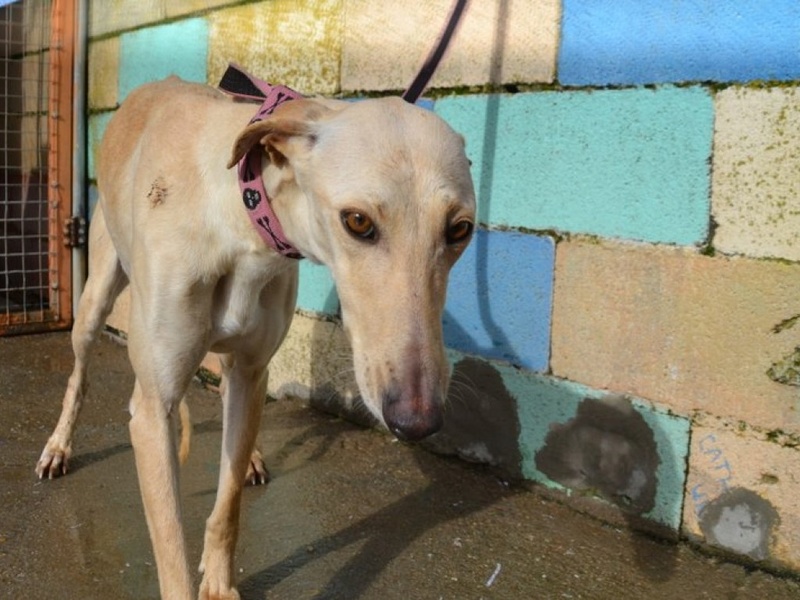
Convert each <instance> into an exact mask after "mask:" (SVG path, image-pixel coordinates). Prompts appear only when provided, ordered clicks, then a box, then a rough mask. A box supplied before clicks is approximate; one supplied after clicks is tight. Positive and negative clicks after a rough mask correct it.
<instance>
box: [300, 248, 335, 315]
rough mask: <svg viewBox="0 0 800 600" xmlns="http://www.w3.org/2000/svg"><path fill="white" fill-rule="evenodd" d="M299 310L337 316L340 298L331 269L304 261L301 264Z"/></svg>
mask: <svg viewBox="0 0 800 600" xmlns="http://www.w3.org/2000/svg"><path fill="white" fill-rule="evenodd" d="M297 308H300V309H303V310H308V311H311V312H318V313H324V314H327V315H335V314H337V313H338V312H339V296H337V295H336V286H335V285H334V283H333V276H332V275H331V271H330V269H328V267H326V266H325V265H315V264H314V263H312V262H310V261H308V260H304V261H302V262H301V263H300V284H299V287H298V290H297Z"/></svg>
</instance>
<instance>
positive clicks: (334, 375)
mask: <svg viewBox="0 0 800 600" xmlns="http://www.w3.org/2000/svg"><path fill="white" fill-rule="evenodd" d="M352 360H353V359H352V353H351V350H350V344H349V343H348V341H347V336H346V335H345V333H344V331H343V329H342V328H341V326H339V325H337V324H335V323H331V322H329V321H323V320H320V319H316V318H314V317H309V316H306V315H303V314H296V315H295V317H294V320H293V321H292V326H291V328H290V329H289V333H288V334H287V336H286V339H285V340H284V341H283V344H282V345H281V347H280V349H279V350H278V352H277V353H276V354H275V357H274V358H273V359H272V362H271V363H270V367H269V388H268V389H269V394H270V395H271V396H273V397H276V398H282V397H284V396H296V397H299V398H303V399H310V398H312V397H316V398H321V399H322V400H325V401H330V402H331V403H337V402H338V403H341V404H338V405H336V406H335V408H336V409H339V408H344V409H348V408H350V407H351V406H352V403H353V400H354V398H355V397H356V396H357V395H358V386H357V385H356V383H355V376H354V374H353V362H352ZM331 408H334V405H333V404H332V405H331Z"/></svg>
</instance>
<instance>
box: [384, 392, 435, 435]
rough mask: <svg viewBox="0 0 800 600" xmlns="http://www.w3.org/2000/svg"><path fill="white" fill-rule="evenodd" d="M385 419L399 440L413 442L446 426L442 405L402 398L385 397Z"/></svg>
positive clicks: (419, 399) (417, 399) (418, 399)
mask: <svg viewBox="0 0 800 600" xmlns="http://www.w3.org/2000/svg"><path fill="white" fill-rule="evenodd" d="M383 419H384V421H386V426H387V427H388V428H389V431H391V432H392V433H393V434H394V435H395V436H397V438H399V439H401V440H405V441H411V442H416V441H419V440H421V439H423V438H426V437H428V436H429V435H432V434H434V433H436V432H437V431H439V430H440V429H441V428H442V425H443V424H444V417H443V416H442V409H441V407H440V403H438V402H436V401H425V400H423V399H421V398H403V397H402V396H400V397H396V396H394V397H392V396H386V397H384V399H383Z"/></svg>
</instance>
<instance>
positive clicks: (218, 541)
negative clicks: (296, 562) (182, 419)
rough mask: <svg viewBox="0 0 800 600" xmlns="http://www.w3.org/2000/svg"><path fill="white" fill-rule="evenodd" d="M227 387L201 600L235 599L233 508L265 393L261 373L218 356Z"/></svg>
mask: <svg viewBox="0 0 800 600" xmlns="http://www.w3.org/2000/svg"><path fill="white" fill-rule="evenodd" d="M221 362H222V369H223V371H224V372H225V374H226V378H227V385H226V386H225V390H224V393H223V397H222V403H223V432H222V456H221V458H220V469H219V486H218V488H217V500H216V503H215V504H214V510H213V512H212V513H211V516H210V517H209V518H208V521H207V522H206V533H205V545H204V548H203V559H202V562H201V563H200V571H201V572H202V573H203V581H202V583H201V584H200V598H201V600H238V598H239V594H238V592H237V591H236V588H235V586H234V575H233V573H234V569H233V554H234V550H235V548H236V540H237V538H238V534H239V506H240V502H241V496H242V488H243V486H244V481H245V472H246V471H247V468H248V466H249V464H250V455H251V452H252V451H253V447H254V446H255V442H256V434H257V433H258V428H259V424H260V422H261V410H262V407H263V405H264V399H265V397H266V391H267V371H266V368H264V367H262V366H259V367H254V366H248V365H245V364H242V361H241V360H237V359H236V358H234V357H233V356H231V355H225V356H223V357H222V361H221Z"/></svg>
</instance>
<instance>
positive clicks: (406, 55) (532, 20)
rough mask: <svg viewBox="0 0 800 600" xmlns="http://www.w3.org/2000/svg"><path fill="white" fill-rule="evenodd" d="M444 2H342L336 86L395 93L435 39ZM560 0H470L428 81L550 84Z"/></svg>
mask: <svg viewBox="0 0 800 600" xmlns="http://www.w3.org/2000/svg"><path fill="white" fill-rule="evenodd" d="M451 6H452V1H451V0H431V1H429V2H415V3H413V4H408V3H404V2H374V0H345V22H346V27H345V39H344V50H343V54H342V88H343V89H345V90H401V89H405V87H406V86H407V85H408V84H409V83H410V81H411V80H412V79H413V77H414V75H416V73H417V71H418V69H419V67H420V66H421V65H422V63H423V62H424V60H425V57H426V56H427V54H428V52H429V51H430V49H431V48H432V47H433V45H434V43H435V42H436V40H437V39H438V37H439V33H440V32H441V30H442V28H443V27H444V23H445V21H446V20H447V18H448V15H449V14H450V7H451ZM560 12H561V2H559V0H512V1H510V2H485V1H484V2H470V3H468V6H467V10H466V11H465V13H464V14H463V15H462V18H461V23H460V26H459V30H458V32H457V34H456V36H455V37H454V39H453V40H452V42H451V44H450V47H449V49H448V52H447V55H446V56H445V57H444V59H443V60H442V63H441V64H440V66H439V69H438V70H437V72H436V74H435V76H434V78H433V80H432V82H431V85H432V86H433V87H452V86H464V85H482V84H488V83H494V84H501V83H515V82H526V83H533V82H552V81H553V80H554V78H555V69H556V54H557V49H558V32H559V20H560Z"/></svg>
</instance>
